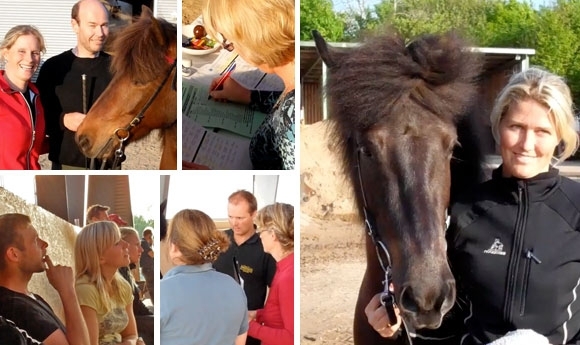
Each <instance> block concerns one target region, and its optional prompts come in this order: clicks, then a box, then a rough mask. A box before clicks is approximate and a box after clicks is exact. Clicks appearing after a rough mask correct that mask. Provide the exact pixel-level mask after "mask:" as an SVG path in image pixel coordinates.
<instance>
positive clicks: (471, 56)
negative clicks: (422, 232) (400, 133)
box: [322, 31, 483, 199]
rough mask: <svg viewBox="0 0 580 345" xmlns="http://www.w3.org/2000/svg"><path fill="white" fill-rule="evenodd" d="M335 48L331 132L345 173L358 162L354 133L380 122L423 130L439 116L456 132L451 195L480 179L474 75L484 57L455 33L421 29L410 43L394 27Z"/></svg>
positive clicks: (330, 80) (329, 88)
mask: <svg viewBox="0 0 580 345" xmlns="http://www.w3.org/2000/svg"><path fill="white" fill-rule="evenodd" d="M330 52H331V53H330V54H329V55H327V56H329V57H330V60H331V61H326V60H328V59H325V61H326V62H327V64H328V65H329V68H330V72H331V73H330V76H329V78H328V83H327V93H329V95H330V96H331V97H330V99H331V111H332V118H333V119H334V121H332V123H333V135H332V136H333V139H334V140H333V141H334V143H335V144H336V145H337V148H338V150H339V152H341V154H342V157H343V159H342V161H343V163H344V170H345V172H346V173H347V175H350V174H351V173H353V170H352V169H353V167H354V166H356V164H357V163H356V161H355V158H356V155H355V154H353V152H355V151H356V146H357V144H356V140H357V139H356V138H355V135H356V134H355V133H357V132H358V133H359V134H360V133H362V132H364V131H366V130H368V129H369V128H371V127H372V126H373V125H376V124H381V125H387V126H388V128H393V129H395V128H401V125H411V126H413V127H414V128H419V129H421V128H423V127H424V125H425V124H427V123H430V121H432V120H430V119H432V117H433V116H436V117H438V118H439V119H441V120H443V121H445V122H450V123H454V124H455V125H456V128H457V133H458V139H459V145H458V146H457V147H456V150H455V152H454V159H453V160H452V164H451V173H452V190H451V198H452V199H453V198H454V197H455V196H456V193H457V192H459V191H461V190H462V189H465V188H469V187H471V186H473V185H475V184H476V183H477V182H479V181H480V180H481V178H482V177H481V164H480V163H481V161H482V160H483V156H482V154H481V145H480V141H479V139H480V138H479V137H478V135H477V134H476V130H478V128H476V125H475V124H476V122H475V119H474V117H473V116H472V115H474V114H473V113H474V111H478V107H477V103H478V102H477V97H476V94H477V90H478V86H477V79H478V77H479V75H480V73H481V68H482V62H483V61H482V59H481V56H479V55H478V54H475V53H473V52H470V51H469V49H468V46H467V44H466V42H464V41H463V40H462V39H461V38H460V37H459V36H458V35H456V34H455V33H447V34H443V35H423V36H420V37H417V38H415V39H414V40H412V41H411V42H410V43H408V42H406V41H405V39H404V38H403V37H402V36H400V35H399V34H398V33H396V32H394V31H389V32H387V33H386V34H383V35H378V36H375V37H372V38H370V39H369V40H368V41H366V42H365V43H364V44H362V45H361V46H360V47H359V48H354V49H349V50H337V49H334V48H331V50H330ZM322 54H323V55H324V54H325V53H324V52H322ZM326 54H328V52H327V53H326ZM425 135H429V134H428V133H425Z"/></svg>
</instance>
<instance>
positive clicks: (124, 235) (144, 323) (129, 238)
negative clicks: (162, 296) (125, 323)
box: [119, 227, 154, 345]
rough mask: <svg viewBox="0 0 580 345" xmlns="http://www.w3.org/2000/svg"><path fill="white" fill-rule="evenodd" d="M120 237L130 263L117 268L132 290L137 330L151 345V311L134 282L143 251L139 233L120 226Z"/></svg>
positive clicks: (146, 342)
mask: <svg viewBox="0 0 580 345" xmlns="http://www.w3.org/2000/svg"><path fill="white" fill-rule="evenodd" d="M121 239H123V241H125V242H127V244H128V245H129V259H130V260H131V263H130V264H129V266H125V267H121V268H119V273H121V275H122V276H123V278H125V280H127V282H129V284H130V285H131V289H132V291H133V314H135V321H136V323H137V332H138V333H139V336H140V337H142V338H143V341H144V342H145V344H148V345H153V334H154V332H153V329H154V327H153V312H152V310H151V309H149V308H148V307H147V306H146V305H145V304H144V303H143V301H142V300H141V290H140V289H139V287H138V286H137V284H136V283H135V279H134V276H133V273H132V272H133V270H135V269H136V270H137V275H138V267H137V264H138V263H139V258H140V257H141V255H142V253H143V248H142V247H141V241H139V233H138V232H137V230H135V229H133V228H129V227H123V228H121Z"/></svg>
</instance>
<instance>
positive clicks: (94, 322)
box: [74, 221, 144, 345]
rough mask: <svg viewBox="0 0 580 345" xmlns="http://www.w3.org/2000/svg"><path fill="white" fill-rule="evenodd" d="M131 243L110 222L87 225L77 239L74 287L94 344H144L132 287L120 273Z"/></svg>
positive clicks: (127, 262) (128, 259)
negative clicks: (136, 317)
mask: <svg viewBox="0 0 580 345" xmlns="http://www.w3.org/2000/svg"><path fill="white" fill-rule="evenodd" d="M128 247H129V245H128V243H127V242H125V241H123V240H122V239H121V233H120V231H119V228H118V227H117V225H116V224H115V223H113V222H110V221H102V222H95V223H91V224H89V225H87V226H85V227H84V228H83V229H82V230H81V231H80V232H79V234H78V235H77V238H76V241H75V252H74V257H75V272H76V274H75V278H76V283H75V289H76V292H77V298H78V301H79V304H80V306H81V311H82V315H83V317H84V320H85V322H86V324H87V328H88V330H89V338H90V344H91V345H114V344H122V345H129V344H130V345H143V344H144V342H143V340H142V339H141V338H138V335H137V325H136V322H135V315H134V313H133V292H132V290H131V286H130V285H129V283H127V281H126V280H125V279H124V278H123V277H122V276H121V274H120V273H119V272H118V270H119V268H121V267H126V266H129V263H130V258H129V248H128Z"/></svg>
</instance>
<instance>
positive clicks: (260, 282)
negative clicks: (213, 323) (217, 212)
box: [213, 190, 276, 345]
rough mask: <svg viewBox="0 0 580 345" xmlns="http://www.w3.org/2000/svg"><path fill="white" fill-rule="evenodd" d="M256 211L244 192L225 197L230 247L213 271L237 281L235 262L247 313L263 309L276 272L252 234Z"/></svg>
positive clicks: (251, 344)
mask: <svg viewBox="0 0 580 345" xmlns="http://www.w3.org/2000/svg"><path fill="white" fill-rule="evenodd" d="M257 210H258V202H257V201H256V197H255V196H254V195H253V194H252V193H250V192H248V191H245V190H239V191H237V192H235V193H233V194H232V195H230V197H229V198H228V220H229V222H230V226H231V227H232V228H231V229H229V230H226V231H225V233H226V234H227V235H228V237H229V238H230V241H231V244H230V247H229V248H228V250H227V251H226V252H225V253H222V254H221V255H220V256H219V257H218V259H217V261H216V262H215V263H214V265H213V266H214V267H215V269H216V270H217V271H219V272H222V273H225V274H228V275H230V276H232V277H234V279H237V278H238V277H237V276H236V273H235V270H234V257H235V259H236V261H237V263H238V267H239V272H240V276H241V279H242V280H243V282H244V284H243V285H244V291H245V292H246V298H247V299H248V310H257V309H262V308H263V307H264V302H265V300H266V294H267V291H268V287H269V286H270V284H271V283H272V279H273V278H274V273H275V272H276V261H275V260H274V258H272V256H271V255H270V254H267V253H264V247H263V246H262V241H260V237H259V236H258V234H256V229H255V226H254V218H255V216H256V213H257ZM259 344H260V341H259V340H257V339H255V338H252V337H248V338H247V340H246V345H259Z"/></svg>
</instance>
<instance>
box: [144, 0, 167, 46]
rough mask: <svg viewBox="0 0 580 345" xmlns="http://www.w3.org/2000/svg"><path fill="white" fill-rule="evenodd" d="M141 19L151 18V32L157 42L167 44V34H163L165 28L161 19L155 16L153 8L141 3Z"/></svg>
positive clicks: (161, 44)
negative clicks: (162, 26) (160, 21)
mask: <svg viewBox="0 0 580 345" xmlns="http://www.w3.org/2000/svg"><path fill="white" fill-rule="evenodd" d="M141 11H142V12H141V18H140V19H141V20H149V21H151V33H152V34H153V37H154V38H155V42H156V43H157V44H158V45H159V46H162V47H165V46H166V44H167V43H166V42H165V35H164V34H163V29H162V28H161V24H160V23H159V21H158V20H157V19H156V18H155V17H153V12H151V9H150V8H149V7H147V6H145V5H141Z"/></svg>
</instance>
